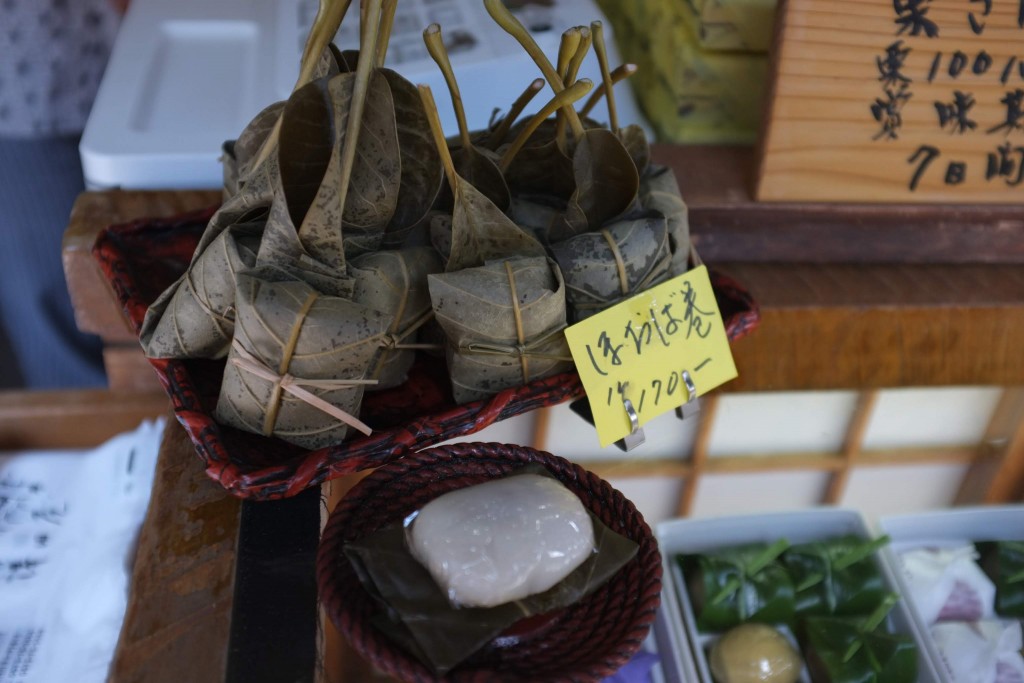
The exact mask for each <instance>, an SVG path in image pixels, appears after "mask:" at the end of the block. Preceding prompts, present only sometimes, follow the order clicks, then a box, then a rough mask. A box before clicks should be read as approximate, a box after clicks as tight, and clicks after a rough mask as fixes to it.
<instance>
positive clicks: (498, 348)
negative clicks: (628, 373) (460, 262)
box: [428, 257, 573, 403]
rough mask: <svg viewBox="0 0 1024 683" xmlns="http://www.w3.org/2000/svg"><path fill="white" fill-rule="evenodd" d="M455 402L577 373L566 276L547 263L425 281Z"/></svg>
mask: <svg viewBox="0 0 1024 683" xmlns="http://www.w3.org/2000/svg"><path fill="white" fill-rule="evenodd" d="M428 282H429V286H430V299H431V301H432V303H433V307H434V316H435V318H436V320H437V322H438V323H439V324H440V325H441V328H442V329H443V330H444V332H445V336H446V338H447V344H448V346H447V356H448V371H449V374H450V375H451V380H452V393H453V394H454V396H455V401H456V402H457V403H468V402H470V401H476V400H479V399H485V398H488V397H490V396H493V395H494V394H496V393H498V392H499V391H501V390H503V389H508V388H510V387H518V386H522V385H524V384H528V383H530V382H532V381H533V380H536V379H541V378H543V377H548V376H550V375H554V374H557V373H559V372H567V371H569V370H571V369H572V367H573V366H572V360H571V356H570V355H569V348H568V344H567V343H566V341H565V335H564V334H563V332H562V330H563V329H564V328H565V294H564V292H563V290H564V284H563V282H562V276H561V273H559V272H558V268H557V267H556V266H554V264H553V263H552V262H551V261H550V260H548V259H547V258H544V257H536V258H524V259H513V260H505V261H495V262H492V263H488V264H486V265H484V266H480V267H477V268H469V269H466V270H460V271H456V272H453V273H445V274H443V275H431V276H429V278H428Z"/></svg>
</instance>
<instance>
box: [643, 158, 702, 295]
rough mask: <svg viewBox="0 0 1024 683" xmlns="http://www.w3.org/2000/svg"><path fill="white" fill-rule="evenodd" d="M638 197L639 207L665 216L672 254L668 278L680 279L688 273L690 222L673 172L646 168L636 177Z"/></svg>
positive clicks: (651, 167) (654, 167)
mask: <svg viewBox="0 0 1024 683" xmlns="http://www.w3.org/2000/svg"><path fill="white" fill-rule="evenodd" d="M639 197H640V205H641V206H642V207H644V208H645V209H647V210H649V211H657V212H658V213H660V214H662V215H663V216H665V220H666V226H667V228H668V240H669V247H670V249H671V250H672V265H671V267H670V270H671V276H672V277H676V276H679V275H682V274H683V273H685V272H686V271H687V270H689V269H690V268H689V265H690V219H689V214H688V213H687V209H686V202H684V201H683V197H682V195H681V194H680V193H679V183H678V182H677V181H676V174H675V172H674V171H673V170H672V169H671V168H669V167H668V166H657V165H655V164H651V165H650V166H648V167H647V171H646V172H645V173H644V174H643V175H642V176H641V177H640V192H639Z"/></svg>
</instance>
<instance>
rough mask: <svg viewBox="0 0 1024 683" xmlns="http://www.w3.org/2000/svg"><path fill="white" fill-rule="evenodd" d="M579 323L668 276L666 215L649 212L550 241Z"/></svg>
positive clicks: (668, 256)
mask: <svg viewBox="0 0 1024 683" xmlns="http://www.w3.org/2000/svg"><path fill="white" fill-rule="evenodd" d="M551 253H552V255H553V256H554V259H555V261H556V262H557V263H558V266H559V268H560V269H561V271H562V275H563V277H564V278H565V291H566V298H567V300H568V302H569V307H570V310H572V312H573V319H574V320H575V321H579V320H583V319H584V318H588V317H590V316H591V315H594V314H595V313H598V312H600V311H603V310H604V309H606V308H608V307H610V306H613V305H614V304H617V303H619V302H620V301H623V300H624V299H627V298H629V297H631V296H633V295H635V294H638V293H639V292H641V291H643V290H645V289H647V288H649V287H652V286H654V285H656V284H658V283H660V282H664V281H665V280H667V279H668V277H669V263H670V261H671V258H672V252H671V250H670V249H669V239H668V230H667V228H666V221H665V217H664V216H662V215H661V214H660V213H657V212H654V211H649V212H646V213H645V214H644V215H642V216H634V217H631V218H629V219H625V220H621V221H618V222H616V223H611V224H609V225H607V226H605V227H604V228H603V229H602V230H601V231H600V232H588V233H585V234H583V235H577V236H576V237H573V238H572V239H569V240H565V241H564V242H560V243H558V244H555V245H552V247H551Z"/></svg>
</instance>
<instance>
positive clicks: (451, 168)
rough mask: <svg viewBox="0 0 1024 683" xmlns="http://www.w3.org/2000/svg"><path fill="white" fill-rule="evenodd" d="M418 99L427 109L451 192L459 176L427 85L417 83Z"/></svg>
mask: <svg viewBox="0 0 1024 683" xmlns="http://www.w3.org/2000/svg"><path fill="white" fill-rule="evenodd" d="M416 88H417V89H418V90H419V91H420V99H421V100H422V101H423V108H424V109H426V111H427V122H428V123H429V124H430V134H431V136H432V137H433V138H434V145H435V146H436V147H437V153H438V154H439V155H440V156H441V164H442V165H443V166H444V173H445V175H446V176H448V184H449V185H450V186H451V188H452V194H455V193H456V192H457V190H458V187H459V183H460V182H461V178H459V174H458V173H456V172H455V162H454V161H452V153H451V151H449V149H448V141H447V140H445V138H444V130H442V128H441V119H439V118H438V117H437V103H436V102H434V94H433V93H432V92H431V91H430V86H429V85H418V86H416Z"/></svg>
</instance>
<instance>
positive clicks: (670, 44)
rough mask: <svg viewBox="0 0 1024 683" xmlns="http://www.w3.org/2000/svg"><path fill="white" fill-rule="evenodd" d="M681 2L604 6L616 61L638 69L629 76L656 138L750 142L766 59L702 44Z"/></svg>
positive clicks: (757, 119)
mask: <svg viewBox="0 0 1024 683" xmlns="http://www.w3.org/2000/svg"><path fill="white" fill-rule="evenodd" d="M682 2H683V0H680V1H679V3H667V2H645V3H629V4H628V7H627V6H626V3H616V4H619V5H620V6H619V7H617V8H614V7H611V6H609V7H605V8H604V9H605V12H606V13H607V15H608V17H609V20H610V21H612V22H613V23H614V25H615V32H616V36H617V41H618V44H619V50H620V52H621V54H622V56H623V59H625V60H626V61H629V62H633V63H635V64H636V65H637V66H638V67H639V71H638V72H637V73H636V75H634V76H633V77H632V78H631V79H630V81H631V83H632V85H633V91H634V93H635V95H636V98H637V101H638V102H639V103H640V106H641V108H642V109H643V110H644V113H645V114H646V115H647V118H648V120H649V121H650V123H651V125H652V126H653V127H654V129H655V130H656V132H657V134H658V138H659V139H661V140H663V141H666V142H679V143H708V144H713V143H718V144H730V143H751V142H753V141H754V140H755V139H756V137H757V132H758V128H759V126H760V118H761V109H762V105H763V102H762V100H763V95H764V89H765V86H766V84H767V79H768V57H767V55H765V54H757V53H747V52H711V51H708V50H704V49H701V46H700V44H699V43H698V41H697V39H696V38H695V37H694V36H693V35H692V33H691V31H690V28H688V26H687V23H686V20H685V18H684V13H683V11H682V9H681V8H680V5H681V4H682ZM605 4H606V5H610V4H611V3H605ZM686 11H691V10H690V9H687V10H686Z"/></svg>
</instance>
